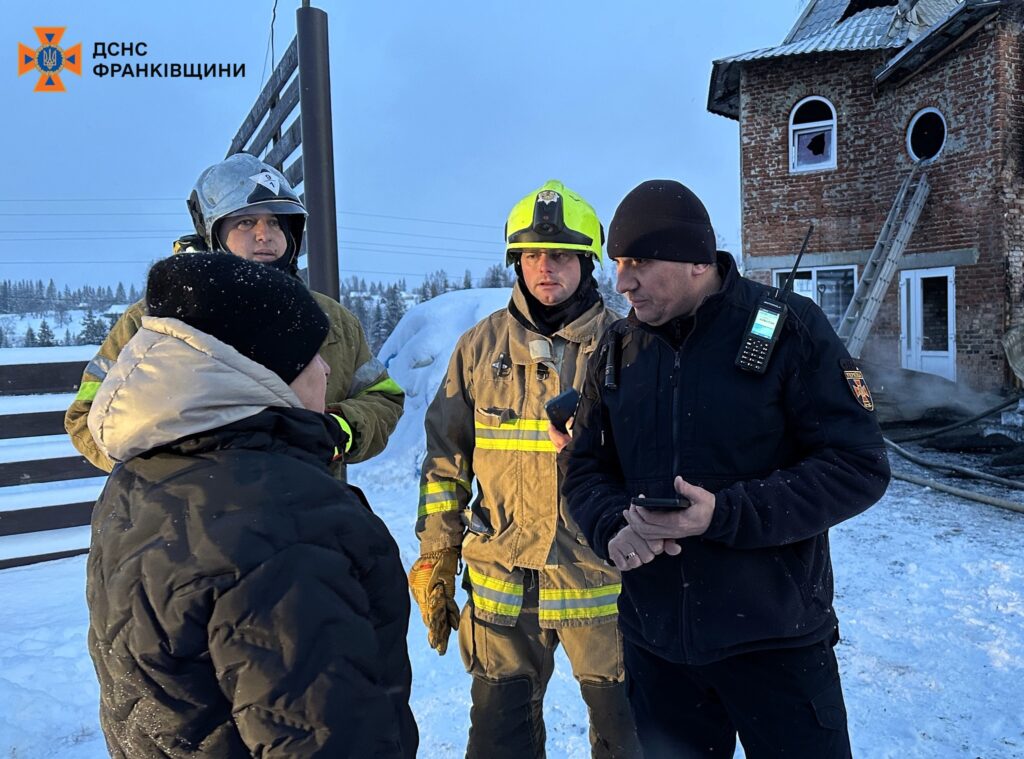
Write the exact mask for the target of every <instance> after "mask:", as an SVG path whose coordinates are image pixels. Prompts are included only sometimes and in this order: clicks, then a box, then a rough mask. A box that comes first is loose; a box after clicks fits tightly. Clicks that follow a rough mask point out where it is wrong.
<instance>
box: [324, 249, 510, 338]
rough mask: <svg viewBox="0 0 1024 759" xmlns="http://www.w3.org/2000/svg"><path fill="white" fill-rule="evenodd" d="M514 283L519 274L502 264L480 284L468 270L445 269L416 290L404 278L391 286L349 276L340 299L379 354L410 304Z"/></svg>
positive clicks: (433, 275) (340, 288) (493, 269)
mask: <svg viewBox="0 0 1024 759" xmlns="http://www.w3.org/2000/svg"><path fill="white" fill-rule="evenodd" d="M513 282H515V275H514V274H513V273H512V270H511V269H506V268H505V267H503V266H501V265H495V266H492V267H491V268H490V269H488V270H487V272H486V273H485V274H484V276H483V277H481V278H480V280H479V281H478V282H477V283H476V285H474V283H473V276H472V274H471V273H470V271H469V270H468V269H467V270H466V272H465V274H463V276H462V277H461V279H457V278H453V277H451V276H450V275H449V274H448V272H446V271H443V270H438V271H434V272H431V273H430V274H428V275H427V276H426V277H424V279H423V284H421V285H420V286H419V287H416V288H413V290H412V291H409V290H408V288H407V287H406V283H405V280H404V279H400V280H398V282H395V283H394V284H391V285H384V284H382V283H380V282H371V283H370V284H369V285H367V283H366V280H365V279H362V278H360V277H349V278H348V279H345V280H342V282H341V286H340V287H339V290H340V291H341V295H340V298H339V300H340V301H341V304H342V305H343V306H345V308H347V309H348V310H349V311H351V312H352V313H353V314H355V316H356V318H358V319H359V321H360V323H361V324H362V325H363V331H364V332H365V333H366V342H367V343H368V344H369V346H370V350H371V351H373V353H377V352H378V351H379V350H380V348H381V346H382V345H384V342H385V341H386V340H387V339H388V337H390V336H391V333H392V331H394V329H395V327H396V326H397V325H398V322H400V321H401V320H402V317H403V316H405V312H406V311H408V310H409V307H410V306H412V305H415V304H417V303H423V302H424V301H427V300H430V299H431V298H436V297H437V296H438V295H443V294H444V293H446V292H450V291H452V290H469V289H471V288H473V287H474V286H478V287H511V286H512V283H513Z"/></svg>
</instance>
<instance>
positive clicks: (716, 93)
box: [708, 0, 1003, 119]
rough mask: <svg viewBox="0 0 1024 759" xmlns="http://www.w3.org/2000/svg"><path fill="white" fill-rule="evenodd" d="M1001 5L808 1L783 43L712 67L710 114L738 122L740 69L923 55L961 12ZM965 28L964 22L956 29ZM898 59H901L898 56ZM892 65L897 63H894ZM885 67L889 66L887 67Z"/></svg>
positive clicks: (990, 0)
mask: <svg viewBox="0 0 1024 759" xmlns="http://www.w3.org/2000/svg"><path fill="white" fill-rule="evenodd" d="M1002 2H1003V0H916V1H915V0H810V2H809V3H808V5H807V7H806V8H805V9H804V11H803V13H801V14H800V17H799V18H798V19H797V21H796V23H795V24H794V25H793V28H792V29H791V30H790V32H789V34H787V35H786V39H785V40H783V42H782V44H780V45H776V46H775V47H767V48H761V49H760V50H752V51H750V52H747V53H741V54H740V55H734V56H731V57H729V58H721V59H719V60H717V61H715V62H714V65H713V68H712V71H711V86H710V89H709V92H708V110H709V111H711V112H712V113H717V114H719V115H721V116H726V117H728V118H733V119H738V118H739V83H740V68H741V64H743V63H745V62H747V61H756V60H767V59H772V58H782V57H786V56H796V55H808V54H811V53H833V52H849V51H858V50H886V49H893V50H900V49H903V48H905V47H907V46H908V45H910V46H911V47H915V48H918V49H919V50H920V51H921V52H922V53H924V52H927V48H928V47H929V46H928V45H926V44H923V43H925V42H926V41H927V38H928V37H929V36H930V35H932V34H933V33H934V32H936V31H938V30H940V29H942V28H945V27H948V26H949V25H950V23H951V21H952V20H954V19H956V18H958V17H960V16H962V15H963V14H962V12H963V11H973V12H971V13H969V14H967V15H966V16H964V18H965V19H973V18H974V17H975V16H977V15H978V13H979V12H980V11H982V10H985V11H986V12H991V9H992V7H993V6H998V5H1000V4H1002ZM953 26H955V27H958V28H959V27H962V26H964V23H963V21H961V22H960V23H957V24H954V25H953ZM897 57H899V56H897ZM894 60H895V59H894ZM887 68H888V66H887Z"/></svg>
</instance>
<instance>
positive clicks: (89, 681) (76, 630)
mask: <svg viewBox="0 0 1024 759" xmlns="http://www.w3.org/2000/svg"><path fill="white" fill-rule="evenodd" d="M507 298H508V291H507V290H493V291H487V290H475V291H460V292H455V293H449V294H448V295H446V296H442V297H441V298H438V299H436V300H434V301H430V302H428V303H425V304H421V305H420V306H418V307H416V308H414V309H413V310H412V311H410V312H409V313H408V314H407V315H406V317H405V318H404V319H403V321H402V323H401V324H399V326H398V328H397V329H396V331H395V333H394V334H393V335H392V336H391V338H390V339H389V340H388V342H387V343H385V345H384V347H383V348H382V350H381V354H380V355H381V359H382V360H387V361H388V363H389V367H390V370H391V373H392V375H393V376H394V377H395V378H396V379H397V380H398V381H399V383H401V384H402V386H403V387H405V388H406V389H407V391H408V393H409V398H408V402H407V405H406V414H405V416H404V417H403V419H402V421H401V422H400V423H399V427H398V429H397V430H396V431H395V434H394V435H393V437H392V440H391V443H390V444H389V447H388V450H387V451H385V453H384V454H382V455H381V456H379V457H378V458H377V459H375V460H373V461H371V462H368V463H366V464H363V465H359V466H357V467H353V468H352V471H351V475H352V479H353V481H354V482H355V483H356V484H358V485H360V486H361V487H363V488H364V490H365V491H366V493H367V495H368V496H369V498H370V501H371V503H372V504H373V506H374V509H375V510H376V511H377V513H378V514H380V515H381V517H382V518H383V519H384V520H385V521H386V522H387V523H388V525H389V527H390V528H391V531H392V532H393V534H394V535H395V536H396V539H397V540H398V543H399V545H400V547H401V550H402V559H403V562H404V563H405V565H406V566H409V565H410V564H411V563H412V562H413V560H414V559H415V558H416V556H417V544H416V539H415V536H414V534H413V523H414V520H415V513H416V501H417V491H418V479H417V469H418V465H419V460H420V457H421V456H422V452H423V437H422V435H423V433H422V419H423V412H424V410H425V407H426V404H427V403H429V401H430V398H431V397H432V395H433V391H434V389H435V388H436V386H437V384H438V382H439V380H440V378H441V376H442V375H443V373H444V370H445V368H446V363H447V358H448V356H449V355H450V352H451V349H452V347H453V345H454V341H455V339H456V338H457V337H458V335H459V334H460V333H461V331H462V330H464V329H465V328H467V327H468V326H470V325H471V324H472V323H474V322H475V321H477V320H478V319H480V318H482V317H483V316H485V315H486V314H487V313H489V312H490V311H492V310H494V309H496V308H499V307H501V306H502V305H503V304H504V303H505V301H506V300H507ZM440 325H444V327H443V329H442V328H441V327H440ZM0 353H2V351H0ZM896 463H897V464H899V465H901V462H896ZM907 468H908V469H909V468H910V467H907ZM831 534H832V552H833V563H834V566H835V570H836V606H837V610H838V612H839V617H840V624H841V632H842V636H843V640H842V642H841V643H840V645H839V647H838V649H837V651H838V656H839V661H840V666H841V669H842V672H843V678H844V683H845V693H846V700H847V707H848V709H849V712H850V729H851V735H852V739H853V746H854V754H855V756H858V757H869V758H870V759H874V758H875V757H879V758H891V759H897V758H899V759H918V758H919V759H934V758H935V757H968V758H975V757H982V758H983V759H999V758H1002V757H1024V706H1022V705H1021V704H1022V702H1021V701H1020V700H1018V699H1019V698H1020V691H1021V688H1022V687H1024V515H1021V514H1015V513H1011V512H1008V511H1001V510H999V509H996V508H993V507H990V506H985V505H981V504H976V503H969V502H965V501H961V500H958V499H956V498H954V497H952V496H948V495H943V494H939V493H936V492H933V491H928V490H923V489H921V488H919V487H916V486H913V485H909V484H907V483H904V482H897V481H894V482H893V484H892V485H891V487H890V488H889V492H888V494H887V495H886V496H885V498H883V500H882V501H880V502H879V503H878V504H877V505H876V506H874V507H873V508H872V509H870V510H868V511H867V512H866V513H864V514H862V515H861V516H859V517H857V518H855V519H853V520H850V521H849V522H847V523H845V524H843V525H840V526H839V527H838V528H836V529H834V530H833V531H832V533H831ZM85 561H86V560H85V557H77V558H73V559H65V560H61V561H55V562H50V563H47V564H42V565H37V566H33V567H23V568H18V569H9V570H5V571H0V599H2V612H0V615H2V620H3V623H2V624H0V704H2V705H3V706H2V709H0V759H42V758H43V757H61V758H62V759H65V758H66V759H87V758H88V759H99V758H100V757H105V756H106V751H105V748H104V744H103V737H102V735H101V733H100V731H99V727H98V721H97V717H96V712H97V687H96V682H95V677H94V674H93V670H92V664H91V662H90V660H89V657H88V654H87V652H86V644H85V639H86V625H87V610H86V607H85V601H84V584H85V577H84V567H85ZM460 593H461V591H460ZM459 602H460V604H461V602H462V598H461V597H460V598H459ZM409 648H410V653H411V657H412V662H413V669H414V680H413V704H412V705H413V710H414V712H415V714H416V717H417V721H418V723H419V727H420V734H421V744H420V756H423V757H427V758H428V759H434V758H435V757H438V758H443V757H459V756H462V755H463V753H464V750H465V736H466V731H467V729H468V724H469V678H468V676H467V675H466V674H465V673H464V671H463V669H462V664H461V661H460V659H459V655H458V651H457V648H456V646H455V645H453V646H452V647H451V648H450V649H449V652H448V654H447V656H444V657H438V656H437V654H436V653H435V652H434V651H432V650H431V649H430V648H428V646H427V644H426V635H425V633H424V630H423V626H422V623H421V622H420V620H419V616H418V614H417V612H416V611H415V609H414V611H413V618H412V619H411V620H410V634H409ZM545 716H546V721H547V727H548V756H549V757H552V758H553V759H557V758H559V757H580V758H582V757H587V756H589V745H588V742H587V722H586V713H585V709H584V707H583V704H582V702H581V700H580V698H579V692H578V690H577V688H576V684H575V682H574V681H573V679H572V676H571V674H570V671H569V667H568V662H567V661H565V660H564V658H563V659H560V661H559V665H558V667H557V669H556V672H555V675H554V678H553V680H552V683H551V686H550V688H549V691H548V695H547V699H546V702H545ZM737 755H738V756H742V753H741V752H739V753H738V754H737Z"/></svg>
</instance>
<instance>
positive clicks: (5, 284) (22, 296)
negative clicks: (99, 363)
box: [0, 279, 142, 326]
mask: <svg viewBox="0 0 1024 759" xmlns="http://www.w3.org/2000/svg"><path fill="white" fill-rule="evenodd" d="M141 297H142V296H141V295H140V293H139V291H138V289H136V287H135V285H134V284H131V285H129V287H128V289H125V286H124V283H123V282H118V283H117V287H111V286H110V285H107V286H102V285H101V286H100V287H93V286H92V285H83V286H81V287H77V288H75V289H71V288H70V287H69V286H68V285H64V288H63V289H62V290H58V289H57V285H56V284H54V281H53V280H52V279H51V280H50V281H49V283H47V284H45V285H44V284H43V280H41V279H37V280H34V281H33V280H29V279H23V280H19V281H17V282H15V281H13V280H10V279H5V280H3V281H2V282H0V314H27V315H31V316H46V315H48V314H60V313H66V312H67V311H71V310H74V309H77V310H88V309H92V310H93V311H99V312H103V311H106V310H107V309H108V308H110V307H111V306H113V305H119V304H125V303H134V302H135V301H137V300H138V299H139V298H141ZM58 326H63V324H59V325H58Z"/></svg>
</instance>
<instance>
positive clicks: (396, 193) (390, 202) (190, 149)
mask: <svg viewBox="0 0 1024 759" xmlns="http://www.w3.org/2000/svg"><path fill="white" fill-rule="evenodd" d="M313 4H314V5H316V6H318V7H321V8H323V9H325V10H326V11H327V12H328V15H329V20H330V44H331V55H332V66H331V77H332V89H333V112H334V129H335V133H334V139H335V161H336V163H335V168H336V172H337V188H338V190H337V196H338V208H339V210H340V211H342V212H343V213H342V214H341V215H340V216H339V222H340V229H339V237H340V238H341V240H342V241H343V243H342V245H341V272H342V276H348V275H350V274H354V273H359V274H360V275H361V276H364V277H366V278H367V279H391V278H393V277H389V276H387V275H385V274H380V273H379V272H392V273H393V274H394V276H396V277H397V276H405V277H407V279H408V282H409V285H410V286H412V285H415V284H418V283H419V282H420V281H421V275H423V274H425V273H427V272H429V271H433V270H435V269H439V268H444V269H447V270H448V272H449V273H450V274H452V275H453V276H456V277H459V278H461V275H462V272H463V271H464V270H465V269H466V268H469V269H470V270H471V271H472V272H473V274H474V276H479V275H480V274H482V273H483V271H484V270H485V269H486V268H487V267H488V266H489V265H490V264H491V263H494V262H497V261H501V260H502V256H501V250H502V247H501V234H502V232H501V230H502V224H503V222H504V218H505V214H506V213H507V212H508V210H509V209H510V208H511V206H512V204H513V203H514V202H515V201H516V200H517V199H518V198H519V197H521V196H523V195H525V194H526V193H527V192H529V191H530V190H532V189H534V188H536V187H538V186H539V185H540V184H542V183H543V182H544V181H545V180H546V179H549V178H558V179H561V180H562V181H564V182H565V183H566V184H567V185H568V186H570V187H572V188H573V189H575V190H577V191H578V192H580V193H581V194H582V195H583V196H584V197H586V198H587V199H588V200H589V201H590V202H591V203H593V205H594V206H595V207H596V208H597V210H598V213H599V214H600V215H601V217H602V220H603V221H605V223H606V224H607V222H608V221H609V220H610V217H611V214H612V212H613V211H614V209H615V205H616V204H617V202H618V201H619V199H620V198H621V197H622V196H623V195H624V194H625V193H626V192H627V191H628V190H629V189H631V188H632V187H633V186H634V185H635V184H637V183H638V182H640V181H642V180H644V179H650V178H655V177H672V178H676V179H679V180H681V181H683V182H684V183H686V184H688V185H689V186H690V187H691V188H693V189H694V190H695V191H696V192H697V193H698V194H699V195H700V196H701V198H703V199H704V201H705V203H706V205H707V206H708V209H709V211H710V212H711V216H712V220H713V221H714V223H715V227H716V229H717V231H718V233H719V235H720V237H721V238H722V239H723V241H724V242H725V244H726V246H727V247H729V248H730V249H732V250H737V249H738V242H739V169H738V159H739V145H738V136H737V127H736V123H735V122H733V121H729V120H726V119H723V118H721V117H718V116H712V115H710V114H709V113H707V111H706V110H705V104H706V100H707V86H708V77H709V73H710V68H711V61H712V60H713V59H715V58H718V57H723V56H726V55H730V54H734V53H739V52H743V51H745V50H749V49H753V48H757V47H766V46H769V45H773V44H775V43H777V42H779V41H781V39H782V37H783V36H784V35H785V33H786V31H787V30H788V29H789V26H790V25H791V24H792V22H793V21H794V19H795V18H796V16H797V14H798V13H799V3H798V2H796V0H774V1H772V0H761V1H757V0H719V2H716V3H698V2H692V1H684V0H672V1H670V0H664V1H663V2H653V1H651V2H645V1H643V0H637V1H636V2H628V3H627V2H625V1H624V0H623V1H621V2H608V1H605V0H588V1H587V2H584V1H583V0H565V1H564V2H535V1H534V0H523V1H521V2H517V3H498V2H479V0H477V1H476V2H472V1H470V0H465V1H462V0H460V1H458V2H435V3H424V2H415V1H414V0H393V1H392V2H382V3H356V2H330V1H329V0H320V2H316V0H314V3H313ZM298 5H299V3H298V1H297V0H281V1H280V2H279V4H278V8H277V24H276V27H275V52H276V55H277V57H278V58H280V55H281V53H282V52H283V51H284V49H285V47H286V46H287V44H288V42H289V41H290V40H291V38H292V36H293V34H294V23H295V9H296V7H298ZM272 6H273V1H272V0H259V1H258V2H253V1H252V0H245V1H244V2H243V0H203V1H200V0H179V1H178V2H175V3H138V2H128V0H94V1H93V2H89V3H81V2H72V1H71V0H53V1H52V2H48V3H47V4H46V5H45V6H40V5H37V4H29V3H16V2H14V1H13V0H3V10H2V18H3V22H4V23H3V25H2V29H3V31H2V35H3V38H4V39H3V45H4V46H5V49H7V50H8V55H9V57H8V59H7V60H8V61H9V64H8V69H7V71H6V73H4V74H3V75H2V81H3V82H4V85H3V88H2V93H3V97H4V101H5V102H6V103H7V104H8V106H9V108H5V111H7V115H6V117H5V118H4V119H3V122H2V125H0V137H2V144H3V153H2V155H3V156H4V159H3V165H4V168H5V174H6V177H5V179H6V181H5V182H4V183H3V187H2V189H0V279H7V278H12V279H22V278H33V279H34V278H42V279H44V280H46V279H48V278H49V277H53V278H54V280H55V281H57V283H58V284H59V285H63V284H64V283H68V284H71V285H76V284H82V283H91V284H101V283H107V282H114V281H116V280H118V279H123V280H124V281H125V282H126V283H127V282H129V281H134V282H136V283H140V284H141V283H142V281H143V279H144V276H145V270H146V266H147V265H148V263H149V262H151V261H152V260H155V259H157V258H160V257H162V256H164V255H166V254H167V253H168V252H169V247H170V242H171V240H172V239H173V238H174V237H175V236H176V235H177V234H178V233H179V232H187V231H189V230H190V227H191V224H190V221H189V219H188V215H187V213H186V212H185V204H184V198H185V197H186V196H187V194H188V192H189V191H190V190H191V187H192V185H193V183H194V181H195V178H196V176H197V175H198V174H199V172H200V171H201V170H202V169H203V168H204V167H205V166H207V165H209V164H210V163H212V162H214V161H216V160H219V159H220V158H222V157H223V155H224V152H225V151H226V149H227V146H228V143H229V142H230V138H231V136H232V135H233V134H234V132H235V130H236V129H237V127H238V125H239V124H240V123H241V120H242V118H243V117H244V116H245V114H246V113H247V112H248V109H249V107H250V106H251V104H252V102H253V100H254V99H255V97H256V95H257V93H258V92H259V89H260V76H261V72H262V71H263V61H264V57H265V53H266V51H267V42H268V35H269V28H270V17H271V8H272ZM34 26H67V31H66V33H65V36H64V39H63V40H62V41H61V44H62V46H64V47H70V46H71V45H73V44H74V43H76V42H82V43H83V52H84V66H83V75H82V76H81V77H78V76H75V75H74V74H70V73H67V72H65V73H64V74H62V78H63V79H64V81H65V84H66V87H67V92H66V93H62V94H40V93H34V92H33V91H32V88H33V86H34V84H35V80H36V78H37V75H36V74H35V73H34V72H30V73H28V74H26V75H24V76H22V77H20V78H19V77H18V76H17V75H16V71H15V68H14V53H15V49H16V48H17V45H18V43H19V42H22V43H24V44H26V45H29V46H30V47H32V48H35V47H36V46H37V44H38V43H37V41H36V36H35V33H34V31H33V27H34ZM97 41H124V42H145V43H147V46H148V54H147V55H146V56H145V57H144V58H138V59H133V62H139V63H143V62H144V63H161V62H167V63H174V62H181V63H191V62H197V63H207V62H209V63H221V62H223V63H244V64H245V66H246V74H247V75H246V77H245V78H244V79H241V78H238V79H210V80H202V81H200V80H195V79H138V80H132V79H120V78H114V79H111V78H99V77H97V76H96V75H95V74H94V73H93V70H92V69H93V66H94V64H96V63H98V62H100V61H98V60H96V59H94V58H93V57H92V52H93V43H94V42H97ZM108 62H109V61H108ZM268 71H269V70H268ZM71 214H78V215H71ZM368 214H382V215H387V216H395V217H403V218H402V219H389V218H382V217H380V216H370V215H368ZM410 219H426V220H434V221H436V222H458V224H449V223H427V222H423V221H411V220H410ZM87 230H96V231H87ZM366 230H370V231H366ZM389 232H392V233H394V232H400V233H403V234H388V233H389ZM41 238H45V239H41ZM55 238H62V239H55ZM371 251H372V252H371ZM458 251H463V252H461V253H460V252H458ZM122 262H126V263H122Z"/></svg>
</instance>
